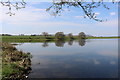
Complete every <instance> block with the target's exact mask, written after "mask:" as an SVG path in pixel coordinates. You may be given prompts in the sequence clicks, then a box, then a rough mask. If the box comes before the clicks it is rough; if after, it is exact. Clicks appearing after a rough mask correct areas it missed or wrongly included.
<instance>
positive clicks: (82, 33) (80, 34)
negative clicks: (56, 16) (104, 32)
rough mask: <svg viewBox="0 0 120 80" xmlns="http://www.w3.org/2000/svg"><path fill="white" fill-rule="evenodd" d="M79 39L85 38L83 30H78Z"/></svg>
mask: <svg viewBox="0 0 120 80" xmlns="http://www.w3.org/2000/svg"><path fill="white" fill-rule="evenodd" d="M78 37H79V39H85V38H86V35H85V33H84V32H80V33H79V35H78Z"/></svg>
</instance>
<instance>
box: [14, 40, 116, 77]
mask: <svg viewBox="0 0 120 80" xmlns="http://www.w3.org/2000/svg"><path fill="white" fill-rule="evenodd" d="M19 44H20V45H17V46H16V47H17V49H18V50H22V51H24V52H30V53H31V54H32V56H33V58H32V72H31V73H30V74H29V78H117V77H118V40H117V39H101V40H99V39H96V40H92V39H91V40H86V41H84V40H83V41H69V42H55V43H48V42H44V43H19Z"/></svg>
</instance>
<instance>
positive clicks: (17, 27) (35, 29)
mask: <svg viewBox="0 0 120 80" xmlns="http://www.w3.org/2000/svg"><path fill="white" fill-rule="evenodd" d="M106 4H107V5H108V6H109V7H110V10H106V9H104V8H103V7H99V8H97V9H95V10H94V12H95V13H96V15H97V16H98V18H99V19H103V20H105V19H107V22H102V23H101V22H96V21H94V20H90V19H88V18H83V16H84V12H83V11H82V9H81V8H75V7H70V8H69V9H68V8H66V7H65V8H64V11H63V12H62V13H61V16H57V17H54V16H51V15H50V13H49V12H46V8H48V7H50V6H51V5H52V3H51V2H27V5H26V8H24V9H21V10H18V11H16V10H15V9H13V12H14V13H16V14H15V15H14V16H9V15H7V14H5V13H6V12H7V11H8V10H7V8H6V7H2V13H1V14H2V19H1V20H0V23H2V32H1V33H7V34H41V33H42V32H48V33H50V34H54V33H56V32H59V31H61V32H64V33H65V34H68V33H73V34H78V33H79V32H85V33H86V34H89V35H94V36H111V35H118V6H117V5H114V4H111V3H106Z"/></svg>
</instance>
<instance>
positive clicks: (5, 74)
mask: <svg viewBox="0 0 120 80" xmlns="http://www.w3.org/2000/svg"><path fill="white" fill-rule="evenodd" d="M0 46H1V48H2V53H1V56H2V80H8V79H9V80H16V79H17V80H19V79H22V78H24V77H25V75H26V74H28V73H29V71H30V67H31V60H30V59H31V55H30V53H24V52H22V51H18V50H17V49H16V48H15V47H14V46H13V45H11V44H9V43H6V42H2V43H1V42H0Z"/></svg>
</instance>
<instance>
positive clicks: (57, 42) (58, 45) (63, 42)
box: [55, 40, 65, 47]
mask: <svg viewBox="0 0 120 80" xmlns="http://www.w3.org/2000/svg"><path fill="white" fill-rule="evenodd" d="M64 44H65V41H63V40H56V41H55V45H56V46H57V47H63V46H64Z"/></svg>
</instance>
